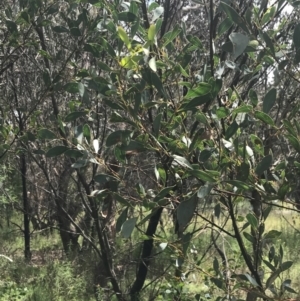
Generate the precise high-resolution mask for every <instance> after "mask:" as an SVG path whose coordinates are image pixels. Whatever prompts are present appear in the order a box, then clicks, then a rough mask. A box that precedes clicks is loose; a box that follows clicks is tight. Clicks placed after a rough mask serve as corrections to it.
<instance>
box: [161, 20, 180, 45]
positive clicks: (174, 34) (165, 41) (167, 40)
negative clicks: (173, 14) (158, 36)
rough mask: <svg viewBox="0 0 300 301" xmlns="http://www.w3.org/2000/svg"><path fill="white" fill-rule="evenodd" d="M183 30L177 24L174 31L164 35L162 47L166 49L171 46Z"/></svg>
mask: <svg viewBox="0 0 300 301" xmlns="http://www.w3.org/2000/svg"><path fill="white" fill-rule="evenodd" d="M181 30H182V29H181V28H180V27H179V25H178V24H176V26H175V27H174V29H173V30H172V31H169V32H167V33H166V34H164V36H163V45H162V47H166V46H167V45H168V44H170V43H171V42H172V41H173V40H174V39H175V38H176V37H177V36H178V35H179V33H180V32H181Z"/></svg>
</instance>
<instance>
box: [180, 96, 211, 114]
mask: <svg viewBox="0 0 300 301" xmlns="http://www.w3.org/2000/svg"><path fill="white" fill-rule="evenodd" d="M213 99H214V98H213V97H212V95H211V93H208V94H205V95H203V96H198V97H195V98H194V99H192V100H191V101H189V102H187V103H183V104H182V105H181V106H180V108H179V110H178V112H181V111H188V110H193V109H195V108H196V107H198V106H201V105H203V104H205V103H207V102H209V101H212V100H213Z"/></svg>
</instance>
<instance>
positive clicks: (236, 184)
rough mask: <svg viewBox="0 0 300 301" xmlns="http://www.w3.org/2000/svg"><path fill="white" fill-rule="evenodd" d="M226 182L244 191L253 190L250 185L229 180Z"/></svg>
mask: <svg viewBox="0 0 300 301" xmlns="http://www.w3.org/2000/svg"><path fill="white" fill-rule="evenodd" d="M224 182H225V183H228V184H230V185H233V186H235V187H236V188H239V189H243V190H249V189H250V188H251V186H249V185H248V184H246V183H244V182H242V181H238V180H229V181H224Z"/></svg>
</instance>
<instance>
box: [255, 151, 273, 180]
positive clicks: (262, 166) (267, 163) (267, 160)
mask: <svg viewBox="0 0 300 301" xmlns="http://www.w3.org/2000/svg"><path fill="white" fill-rule="evenodd" d="M272 162H273V157H272V155H267V156H265V157H264V158H263V159H262V160H261V161H260V162H259V163H258V164H257V166H256V169H255V172H256V174H257V175H258V176H260V175H261V174H262V173H263V172H264V171H266V170H268V169H269V168H270V167H271V165H272Z"/></svg>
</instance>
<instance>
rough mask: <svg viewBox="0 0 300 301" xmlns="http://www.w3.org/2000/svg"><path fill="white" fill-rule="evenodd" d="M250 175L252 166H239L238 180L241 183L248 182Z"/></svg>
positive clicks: (246, 164) (245, 164) (244, 164)
mask: <svg viewBox="0 0 300 301" xmlns="http://www.w3.org/2000/svg"><path fill="white" fill-rule="evenodd" d="M249 174H250V165H249V164H248V163H245V162H242V164H241V165H240V166H237V178H238V179H240V180H241V181H246V180H247V179H248V177H249Z"/></svg>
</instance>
